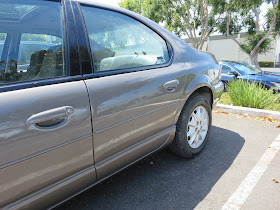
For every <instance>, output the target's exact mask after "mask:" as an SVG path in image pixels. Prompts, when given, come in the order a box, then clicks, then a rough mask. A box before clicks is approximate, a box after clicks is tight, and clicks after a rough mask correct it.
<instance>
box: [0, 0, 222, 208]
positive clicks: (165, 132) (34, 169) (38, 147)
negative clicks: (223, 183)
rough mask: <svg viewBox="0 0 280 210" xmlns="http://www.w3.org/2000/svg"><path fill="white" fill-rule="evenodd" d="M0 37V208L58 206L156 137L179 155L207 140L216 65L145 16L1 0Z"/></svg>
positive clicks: (141, 153)
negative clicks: (39, 44)
mask: <svg viewBox="0 0 280 210" xmlns="http://www.w3.org/2000/svg"><path fill="white" fill-rule="evenodd" d="M0 39H1V41H2V42H3V43H4V44H3V49H2V51H1V55H0V58H1V60H0V208H4V209H19V208H20V209H44V208H47V207H50V206H53V205H57V203H59V202H62V201H63V200H65V199H68V198H70V197H71V196H73V195H75V194H76V193H79V192H81V191H83V190H85V189H87V188H88V187H90V186H92V185H94V184H96V183H98V182H100V181H102V180H104V179H105V178H107V177H109V176H111V175H113V174H114V173H116V172H118V171H120V170H122V169H124V168H125V167H127V166H129V165H131V164H132V163H134V162H136V161H138V160H140V159H141V158H143V157H145V156H147V155H149V154H151V153H152V152H154V151H157V150H159V149H161V148H164V147H166V146H170V147H171V149H172V151H174V152H175V153H176V154H177V155H179V156H181V157H185V158H187V157H192V156H193V155H196V154H198V153H199V152H200V151H202V149H203V148H204V146H205V144H206V143H207V141H208V138H209V134H210V130H211V121H212V117H211V116H212V115H211V109H212V107H213V105H214V104H215V103H216V102H217V101H218V99H219V97H220V96H221V94H222V91H223V88H224V87H223V83H222V82H221V81H220V73H221V72H220V68H219V64H218V63H217V61H216V60H215V58H214V56H213V55H211V54H208V53H204V52H200V51H197V50H195V49H193V48H192V47H190V46H189V45H187V44H185V43H184V42H183V41H181V40H180V39H179V38H177V37H176V36H174V35H173V34H172V33H170V32H169V31H167V30H165V29H164V28H162V27H160V26H159V25H157V24H156V23H154V22H152V21H151V20H148V19H146V18H144V17H142V16H140V15H137V14H135V13H133V12H130V11H128V10H125V9H121V8H114V7H110V6H104V5H100V4H95V3H91V2H90V1H74V0H73V1H70V0H61V1H58V0H57V1H54V0H50V1H47V0H45V1H43V0H25V1H22V0H13V1H11V0H1V1H0ZM27 41H28V43H29V44H28V45H24V44H23V43H25V42H27ZM32 42H33V44H32ZM38 42H43V43H49V44H44V46H47V47H46V48H43V49H42V48H41V47H40V46H39V48H37V49H35V48H34V46H35V45H36V43H38ZM32 46H33V47H32ZM22 65H24V69H23V67H22Z"/></svg>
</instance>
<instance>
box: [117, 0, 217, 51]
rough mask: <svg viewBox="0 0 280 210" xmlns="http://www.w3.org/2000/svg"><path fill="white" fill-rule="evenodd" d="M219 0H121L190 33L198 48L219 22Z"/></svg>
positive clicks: (180, 32)
mask: <svg viewBox="0 0 280 210" xmlns="http://www.w3.org/2000/svg"><path fill="white" fill-rule="evenodd" d="M219 2H220V0H189V1H185V0H122V1H121V2H120V3H119V5H120V6H121V7H123V8H126V9H129V10H132V11H134V12H137V13H139V14H141V15H143V16H145V17H147V18H150V19H152V20H153V21H155V22H157V23H160V24H163V25H164V26H165V27H166V28H167V29H168V30H170V31H172V32H174V33H175V34H177V35H178V36H182V35H187V36H188V38H190V40H191V44H192V46H193V47H194V48H196V49H200V50H201V49H202V48H203V45H204V43H205V41H206V40H207V38H208V37H209V35H210V34H212V33H213V32H214V29H215V27H216V24H217V23H218V22H219V21H218V19H219V16H218V15H217V14H218V10H217V9H215V8H216V5H219Z"/></svg>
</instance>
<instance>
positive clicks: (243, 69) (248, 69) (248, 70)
mask: <svg viewBox="0 0 280 210" xmlns="http://www.w3.org/2000/svg"><path fill="white" fill-rule="evenodd" d="M231 65H232V66H233V67H234V68H236V69H237V70H238V71H239V72H240V73H241V74H260V73H261V72H262V71H261V70H258V69H256V68H254V67H252V66H249V65H246V64H238V63H232V64H231Z"/></svg>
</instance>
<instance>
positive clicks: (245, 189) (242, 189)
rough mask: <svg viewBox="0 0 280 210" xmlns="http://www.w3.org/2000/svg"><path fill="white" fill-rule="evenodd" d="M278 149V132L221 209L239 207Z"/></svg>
mask: <svg viewBox="0 0 280 210" xmlns="http://www.w3.org/2000/svg"><path fill="white" fill-rule="evenodd" d="M279 149H280V134H279V135H278V136H277V138H276V139H275V140H274V141H273V142H272V144H271V145H270V148H268V149H267V150H266V151H265V153H264V154H263V156H262V157H261V159H260V160H259V161H258V163H257V164H256V165H255V167H254V168H253V169H252V170H251V172H250V173H249V174H248V175H247V177H246V178H245V179H244V180H243V182H242V183H241V184H240V185H239V187H238V188H237V190H236V191H235V192H234V193H233V194H232V195H231V197H230V198H229V199H228V201H227V202H226V203H225V204H224V205H223V207H222V210H229V209H240V208H241V207H242V205H243V204H244V202H245V201H246V199H247V198H248V196H249V195H250V193H251V192H252V190H253V189H254V187H255V186H256V184H257V183H258V181H259V179H260V178H261V177H262V175H263V173H264V172H265V170H266V169H267V167H268V166H269V164H270V162H271V161H272V160H273V158H274V156H275V155H276V153H277V151H278V150H279Z"/></svg>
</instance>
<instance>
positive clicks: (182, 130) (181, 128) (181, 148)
mask: <svg viewBox="0 0 280 210" xmlns="http://www.w3.org/2000/svg"><path fill="white" fill-rule="evenodd" d="M200 106H202V107H204V108H205V110H206V111H207V113H208V119H209V120H208V130H207V134H206V136H205V138H204V141H203V142H202V144H201V145H200V146H198V147H197V148H192V147H191V146H190V144H189V142H188V140H187V139H188V136H187V129H188V128H187V127H188V122H189V120H190V119H191V118H190V117H191V114H192V113H193V112H194V110H195V109H196V108H197V107H200ZM211 123H212V111H211V105H210V103H209V101H208V99H207V98H206V97H204V96H202V95H199V94H195V95H192V96H191V97H190V98H189V99H188V101H187V102H186V104H185V106H184V108H183V109H182V112H181V114H180V117H179V119H178V122H177V124H176V134H175V138H174V140H173V142H172V144H171V145H170V149H171V151H172V152H174V153H175V154H176V155H178V156H181V157H184V158H190V157H192V156H194V155H196V154H198V153H200V152H201V151H202V149H203V148H204V146H205V144H206V143H207V141H208V139H209V134H210V131H211ZM205 127H207V126H205ZM201 139H202V138H201Z"/></svg>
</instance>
